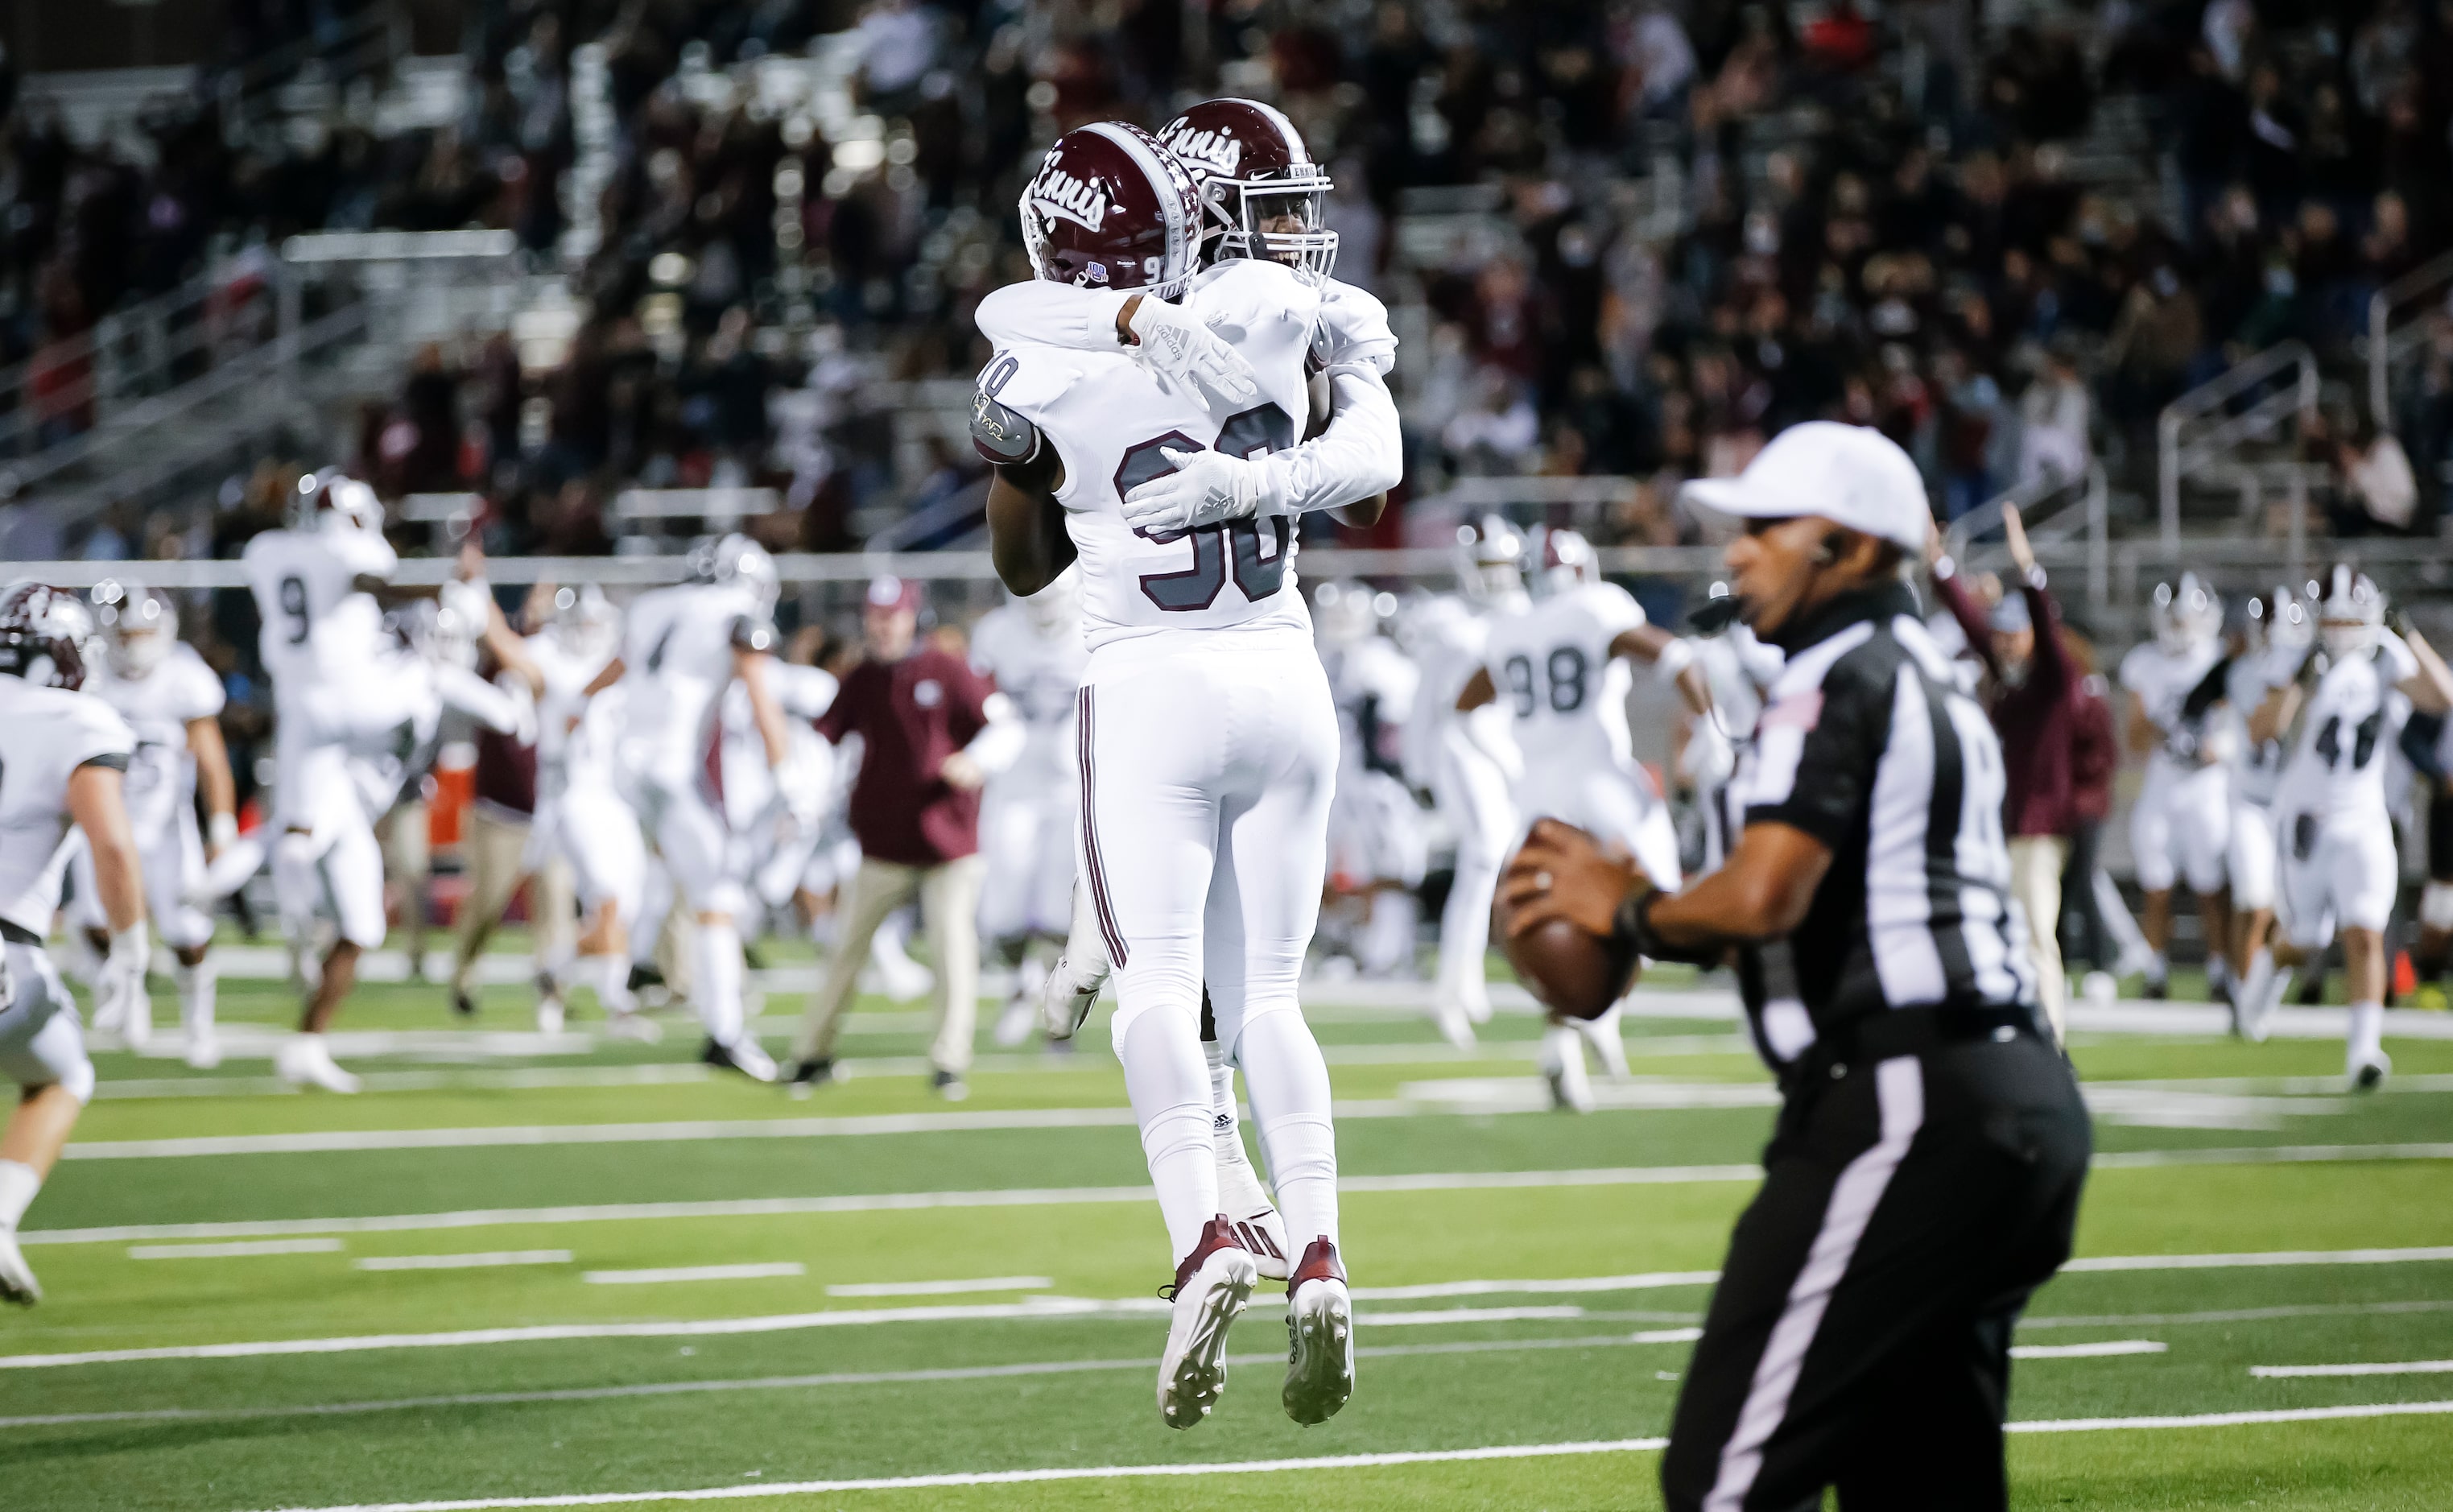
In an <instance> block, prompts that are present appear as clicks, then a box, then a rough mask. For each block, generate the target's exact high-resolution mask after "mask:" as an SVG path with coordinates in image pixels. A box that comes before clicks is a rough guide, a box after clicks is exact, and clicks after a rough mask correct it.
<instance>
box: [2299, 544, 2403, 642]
mask: <svg viewBox="0 0 2453 1512" xmlns="http://www.w3.org/2000/svg"><path fill="white" fill-rule="evenodd" d="M2308 596H2309V597H2310V598H2312V599H2315V600H2317V630H2318V633H2319V634H2320V635H2321V636H2322V637H2323V640H2324V643H2325V653H2326V654H2327V655H2329V656H2331V657H2333V658H2335V659H2336V660H2337V661H2339V660H2341V659H2342V658H2343V657H2346V656H2357V655H2358V654H2359V653H2360V652H2362V651H2364V650H2366V649H2368V648H2369V647H2373V646H2374V645H2376V638H2377V630H2378V628H2379V627H2382V626H2383V624H2384V590H2383V589H2382V588H2380V587H2377V586H2376V585H2375V584H2374V583H2372V582H2370V581H2369V579H2368V575H2367V574H2366V573H2364V572H2362V571H2359V570H2357V569H2355V568H2354V567H2351V565H2350V564H2349V563H2347V562H2344V563H2338V564H2336V566H2335V567H2334V568H2333V569H2332V570H2331V571H2329V572H2327V573H2326V574H2325V581H2324V583H2323V586H2322V587H2321V586H2320V585H2318V584H2315V583H2311V584H2309V585H2308Z"/></svg>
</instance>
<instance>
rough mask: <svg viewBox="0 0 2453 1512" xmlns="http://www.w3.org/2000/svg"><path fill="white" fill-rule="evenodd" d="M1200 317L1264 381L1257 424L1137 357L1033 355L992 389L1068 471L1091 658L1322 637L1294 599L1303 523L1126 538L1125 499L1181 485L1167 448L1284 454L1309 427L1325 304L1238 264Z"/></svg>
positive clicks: (1013, 352) (1006, 361)
mask: <svg viewBox="0 0 2453 1512" xmlns="http://www.w3.org/2000/svg"><path fill="white" fill-rule="evenodd" d="M1185 307H1186V308H1187V309H1189V310H1191V311H1192V312H1194V313H1195V314H1197V315H1198V316H1199V317H1200V318H1201V319H1202V320H1203V321H1204V322H1206V323H1207V325H1208V326H1209V327H1210V328H1212V329H1213V330H1215V331H1217V332H1218V334H1219V335H1220V336H1222V337H1224V338H1225V339H1226V340H1227V342H1229V343H1230V344H1232V345H1233V346H1234V348H1235V349H1236V350H1237V351H1239V352H1241V353H1243V355H1244V357H1245V359H1246V361H1248V362H1249V363H1250V364H1251V365H1252V367H1253V369H1254V370H1255V371H1256V372H1257V373H1258V374H1259V375H1260V380H1261V394H1260V397H1259V398H1257V399H1256V400H1254V401H1253V403H1252V405H1251V407H1250V408H1246V409H1243V410H1241V411H1239V412H1236V413H1231V414H1229V413H1223V412H1217V411H1213V410H1212V408H1210V407H1209V405H1208V404H1207V401H1206V399H1205V398H1204V396H1203V395H1202V394H1201V393H1199V392H1198V391H1196V390H1194V389H1192V388H1189V387H1188V386H1185V385H1179V384H1177V383H1175V382H1173V381H1172V380H1170V379H1168V378H1167V377H1165V376H1164V375H1162V374H1160V373H1158V372H1156V371H1154V370H1152V369H1151V368H1148V367H1147V366H1145V365H1144V364H1142V363H1141V362H1139V361H1137V360H1136V359H1135V358H1134V356H1133V354H1132V351H1131V349H1130V348H1126V347H1123V346H1119V347H1117V348H1115V350H1114V351H1113V352H1112V353H1110V352H1106V351H1096V350H1087V351H1086V350H1079V349H1073V348H1057V347H1047V346H1041V345H1038V344H1035V343H1020V344H1017V345H1015V346H1013V347H1010V348H1007V349H1005V350H1003V351H1000V352H998V353H997V355H996V358H995V360H994V361H992V362H990V363H989V364H988V366H987V369H986V370H985V371H983V372H982V373H981V374H980V382H979V387H980V391H981V392H982V393H984V394H986V395H987V396H988V397H989V398H991V399H994V400H996V401H997V402H998V403H999V404H1002V405H1004V406H1005V407H1006V408H1009V409H1012V410H1014V411H1016V412H1017V413H1019V414H1021V415H1022V416H1024V417H1025V418H1026V419H1027V420H1029V421H1030V422H1031V423H1032V424H1033V425H1035V426H1037V427H1038V428H1039V429H1040V432H1041V434H1042V435H1043V436H1044V437H1045V439H1046V441H1047V444H1049V445H1052V446H1054V447H1055V448H1056V451H1057V455H1058V457H1059V458H1060V459H1061V460H1062V461H1063V463H1064V465H1065V482H1064V486H1063V487H1060V488H1058V489H1057V490H1056V498H1057V502H1059V503H1060V504H1062V505H1064V507H1065V510H1066V515H1065V524H1066V528H1067V532H1068V533H1069V534H1070V535H1071V536H1072V537H1073V544H1074V547H1075V548H1076V549H1077V550H1078V551H1079V552H1080V553H1081V561H1082V631H1083V639H1084V641H1085V642H1086V643H1087V646H1088V647H1089V648H1090V649H1092V650H1097V649H1098V648H1099V647H1102V646H1105V645H1107V644H1108V643H1109V642H1112V641H1121V640H1127V639H1130V638H1133V637H1137V636H1145V635H1150V634H1154V633H1156V632H1158V631H1161V630H1168V629H1195V630H1246V629H1262V628H1287V627H1291V628H1294V629H1296V630H1299V631H1301V632H1302V633H1303V634H1305V635H1306V636H1308V635H1309V634H1310V631H1311V620H1310V616H1309V615H1308V614H1307V613H1306V611H1305V609H1304V604H1303V595H1302V594H1301V593H1299V592H1297V591H1296V587H1295V573H1294V570H1293V556H1294V545H1293V534H1294V531H1293V522H1292V521H1290V520H1286V519H1283V518H1279V519H1263V520H1240V521H1237V522H1235V523H1234V524H1232V525H1227V526H1207V527H1203V528H1201V529H1198V530H1195V531H1193V532H1191V533H1190V534H1189V535H1168V536H1164V537H1160V536H1150V535H1144V534H1142V533H1140V532H1138V531H1136V530H1134V529H1133V528H1132V527H1129V526H1127V525H1126V524H1125V521H1124V515H1123V507H1124V496H1125V495H1126V494H1127V493H1128V492H1130V491H1131V490H1132V488H1133V487H1135V486H1136V485H1139V484H1142V483H1146V482H1147V481H1148V480H1149V479H1151V478H1155V477H1159V476H1161V475H1163V474H1166V473H1168V472H1172V471H1174V470H1175V464H1174V463H1172V462H1169V461H1168V460H1167V456H1166V454H1165V453H1166V451H1167V448H1174V449H1176V450H1179V451H1200V450H1207V449H1211V448H1215V449H1217V450H1220V451H1225V452H1229V453H1232V454H1233V455H1236V456H1240V457H1252V456H1261V455H1264V454H1266V453H1269V452H1275V451H1285V450H1286V449H1288V448H1292V447H1293V446H1294V445H1295V443H1296V442H1297V441H1299V440H1301V439H1302V428H1303V423H1304V421H1305V419H1306V418H1307V417H1308V415H1309V414H1310V403H1309V399H1308V389H1307V388H1306V375H1305V368H1304V359H1305V356H1306V353H1307V351H1308V350H1309V348H1310V345H1311V336H1312V328H1313V327H1314V326H1315V325H1316V324H1317V323H1318V320H1319V313H1320V296H1319V293H1318V292H1317V291H1316V290H1315V289H1313V288H1310V287H1309V286H1308V285H1306V284H1305V283H1303V282H1302V281H1301V280H1300V279H1298V278H1296V277H1295V276H1294V274H1293V273H1292V272H1291V271H1289V270H1288V269H1285V268H1282V267H1280V266H1278V265H1277V264H1275V263H1268V262H1259V261H1235V262H1229V263H1225V264H1222V265H1220V266H1219V267H1217V268H1215V269H1211V270H1210V271H1208V272H1206V273H1204V274H1202V275H1201V276H1200V277H1199V278H1197V279H1196V280H1195V281H1194V284H1193V288H1192V290H1191V292H1190V293H1188V294H1187V295H1186V296H1185Z"/></svg>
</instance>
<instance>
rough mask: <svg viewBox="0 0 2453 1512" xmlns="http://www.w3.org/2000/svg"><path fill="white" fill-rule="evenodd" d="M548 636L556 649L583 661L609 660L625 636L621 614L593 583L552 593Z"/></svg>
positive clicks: (560, 588)
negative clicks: (607, 657) (604, 658)
mask: <svg viewBox="0 0 2453 1512" xmlns="http://www.w3.org/2000/svg"><path fill="white" fill-rule="evenodd" d="M545 628H546V633H547V634H548V635H549V636H551V637H552V638H553V642H554V644H555V645H557V646H559V647H562V648H563V649H564V650H565V651H568V653H569V654H570V655H572V656H574V657H578V658H581V659H588V658H593V657H597V656H610V655H612V654H613V647H614V645H615V643H616V642H618V641H619V640H620V639H621V634H622V611H621V610H620V609H617V608H615V607H613V601H612V600H610V599H608V598H607V597H606V596H605V590H604V589H603V588H600V587H597V586H596V585H595V584H593V583H584V584H581V585H580V586H579V587H559V588H556V589H554V590H553V607H552V608H551V609H549V610H548V617H547V619H546V626H545Z"/></svg>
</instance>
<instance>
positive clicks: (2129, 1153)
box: [70, 1144, 2453, 1171]
mask: <svg viewBox="0 0 2453 1512" xmlns="http://www.w3.org/2000/svg"><path fill="white" fill-rule="evenodd" d="M70 1148H74V1146H73V1145H71V1146H70ZM2445 1160H2453V1144H2270V1145H2255V1144H2251V1145H2245V1146H2238V1147H2231V1146H2226V1147H2223V1148H2210V1149H2198V1150H2114V1151H2111V1152H2109V1153H2104V1154H2099V1155H2097V1156H2096V1157H2095V1159H2094V1161H2093V1162H2092V1163H2091V1164H2093V1166H2094V1168H2095V1169H2097V1170H2112V1171H2119V1170H2145V1169H2151V1168H2154V1167H2157V1166H2164V1165H2300V1164H2327V1163H2331V1162H2335V1161H2445Z"/></svg>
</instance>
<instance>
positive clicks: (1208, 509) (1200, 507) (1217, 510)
mask: <svg viewBox="0 0 2453 1512" xmlns="http://www.w3.org/2000/svg"><path fill="white" fill-rule="evenodd" d="M1160 455H1162V456H1164V457H1166V458H1167V461H1169V462H1172V463H1174V464H1175V470H1174V471H1173V472H1170V473H1167V474H1166V475H1165V476H1163V477H1156V478H1152V479H1150V480H1149V481H1148V482H1147V483H1144V484H1141V485H1138V486H1137V487H1134V488H1133V490H1132V491H1131V492H1129V493H1127V494H1126V495H1125V507H1124V513H1125V523H1126V524H1127V525H1128V526H1131V527H1133V528H1134V529H1135V530H1138V531H1141V532H1142V533H1144V534H1146V535H1178V534H1182V533H1183V532H1184V531H1187V530H1198V529H1200V528H1201V527H1203V526H1207V525H1219V524H1222V523H1224V522H1227V521H1229V520H1248V519H1250V518H1252V516H1253V515H1254V514H1256V513H1258V512H1259V511H1260V507H1261V504H1262V502H1263V501H1262V495H1263V493H1264V491H1265V490H1266V487H1267V485H1268V484H1269V482H1270V479H1269V476H1268V470H1267V469H1268V460H1267V459H1266V458H1262V457H1255V458H1251V459H1248V460H1247V459H1246V458H1243V457H1230V456H1228V455H1227V454H1226V453H1225V452H1223V451H1180V450H1178V449H1176V448H1173V447H1168V448H1165V449H1164V450H1163V451H1162V452H1161V453H1160Z"/></svg>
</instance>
